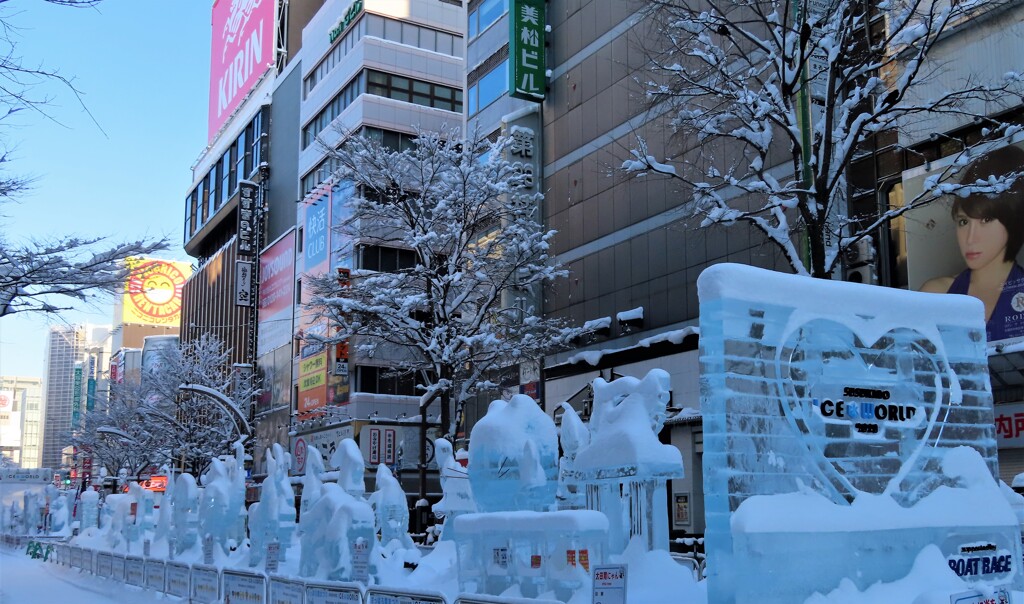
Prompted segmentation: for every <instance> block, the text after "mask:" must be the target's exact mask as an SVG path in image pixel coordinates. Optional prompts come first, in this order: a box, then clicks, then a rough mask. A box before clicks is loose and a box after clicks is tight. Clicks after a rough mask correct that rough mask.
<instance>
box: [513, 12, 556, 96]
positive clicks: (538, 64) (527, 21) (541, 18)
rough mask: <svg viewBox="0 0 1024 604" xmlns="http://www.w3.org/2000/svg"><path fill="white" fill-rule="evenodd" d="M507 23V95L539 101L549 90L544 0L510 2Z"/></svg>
mask: <svg viewBox="0 0 1024 604" xmlns="http://www.w3.org/2000/svg"><path fill="white" fill-rule="evenodd" d="M508 22H509V40H508V94H509V96H513V97H515V98H517V99H526V100H528V101H540V100H542V99H543V98H544V91H545V88H546V87H547V86H546V84H547V76H546V75H545V71H546V70H547V68H546V64H547V63H546V61H545V58H544V37H545V31H544V28H545V26H546V25H547V19H546V18H545V15H544V0H510V2H509V10H508Z"/></svg>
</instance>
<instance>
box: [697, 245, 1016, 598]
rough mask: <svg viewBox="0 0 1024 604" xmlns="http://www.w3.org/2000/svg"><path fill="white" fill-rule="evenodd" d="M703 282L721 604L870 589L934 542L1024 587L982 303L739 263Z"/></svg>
mask: <svg viewBox="0 0 1024 604" xmlns="http://www.w3.org/2000/svg"><path fill="white" fill-rule="evenodd" d="M698 288H699V295H700V329H701V332H700V364H701V406H702V412H703V418H704V459H703V461H704V485H705V514H706V518H707V532H706V540H705V546H706V549H707V569H708V570H707V572H708V601H709V602H710V603H711V604H718V603H726V602H728V603H733V602H736V603H746V602H757V603H759V604H771V603H790V602H803V601H805V600H806V599H807V598H809V597H810V596H811V595H812V594H814V593H815V592H818V593H822V594H826V593H829V592H830V591H832V590H834V589H835V588H836V587H837V586H838V585H839V584H840V582H841V581H849V582H851V583H852V585H854V586H856V588H857V589H859V590H865V589H866V588H867V587H868V586H870V585H872V584H874V583H877V582H891V581H895V580H897V579H900V578H903V577H905V576H907V575H908V574H909V573H910V572H911V570H912V567H913V565H914V562H915V560H916V559H918V555H919V554H920V553H921V552H922V551H923V550H925V549H926V548H931V547H937V548H938V549H939V550H941V551H942V554H943V556H944V558H945V563H946V564H947V565H948V567H949V568H951V569H953V570H954V571H955V572H956V573H957V574H959V575H961V577H962V578H963V579H964V580H967V581H968V582H972V583H977V584H979V585H982V584H983V585H986V586H1000V585H1003V586H1005V585H1009V584H1011V583H1017V584H1018V585H1019V578H1020V576H1021V574H1020V571H1019V564H1018V561H1019V560H1020V559H1021V549H1020V528H1019V526H1018V525H1017V522H1016V517H1015V516H1014V515H1013V512H1012V510H1011V509H1010V508H1009V504H1008V503H1007V502H1006V500H1005V498H1003V497H1001V496H999V490H998V488H997V487H996V479H995V476H997V475H998V474H997V471H996V445H995V439H994V434H993V432H994V424H993V417H992V395H991V391H990V387H989V378H988V359H987V356H986V347H985V320H984V313H983V312H982V305H981V303H980V302H979V301H978V300H976V299H974V298H969V297H967V296H951V295H933V294H923V293H917V292H907V291H901V290H894V289H889V288H882V287H874V286H866V285H859V284H853V283H845V282H836V281H823V280H818V279H808V278H806V277H799V276H794V275H785V274H781V273H773V272H770V271H765V270H761V269H756V268H753V267H749V266H738V265H729V264H720V265H716V266H713V267H711V268H708V269H707V270H705V271H704V272H703V274H701V276H700V278H699V280H698ZM938 571H941V572H947V573H948V572H949V571H948V570H946V569H945V568H942V569H934V570H933V571H929V572H938ZM1017 588H1018V589H1019V587H1017Z"/></svg>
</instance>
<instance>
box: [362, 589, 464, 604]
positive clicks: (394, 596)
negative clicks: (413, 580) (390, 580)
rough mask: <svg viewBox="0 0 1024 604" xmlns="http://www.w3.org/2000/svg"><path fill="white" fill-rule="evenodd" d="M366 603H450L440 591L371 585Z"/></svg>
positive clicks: (367, 591) (367, 592)
mask: <svg viewBox="0 0 1024 604" xmlns="http://www.w3.org/2000/svg"><path fill="white" fill-rule="evenodd" d="M364 602H365V603H366V604H448V600H447V599H446V598H445V597H444V594H442V593H441V592H438V591H419V590H413V589H397V588H393V587H392V588H384V587H371V588H369V589H367V590H366V599H365V600H364Z"/></svg>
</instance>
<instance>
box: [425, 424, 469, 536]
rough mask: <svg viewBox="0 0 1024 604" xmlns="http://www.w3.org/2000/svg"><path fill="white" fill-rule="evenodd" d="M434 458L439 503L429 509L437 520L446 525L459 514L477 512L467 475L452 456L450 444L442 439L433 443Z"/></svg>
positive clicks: (464, 469)
mask: <svg viewBox="0 0 1024 604" xmlns="http://www.w3.org/2000/svg"><path fill="white" fill-rule="evenodd" d="M434 457H435V458H436V459H437V468H438V472H439V476H440V482H441V493H442V494H443V496H442V497H441V501H438V502H437V503H435V504H434V506H433V507H432V508H431V509H432V510H433V512H434V514H435V515H436V516H437V517H438V518H442V517H443V518H444V519H445V522H446V523H447V522H448V521H450V520H451V519H452V518H455V517H457V516H459V515H461V514H467V513H472V512H475V511H477V510H476V501H475V500H474V499H473V489H472V488H471V487H470V485H469V473H468V472H467V471H466V468H464V467H462V464H460V463H459V462H458V461H456V460H455V456H454V455H453V454H452V443H451V442H450V441H448V440H447V439H444V438H438V439H437V440H435V441H434Z"/></svg>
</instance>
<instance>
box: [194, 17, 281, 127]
mask: <svg viewBox="0 0 1024 604" xmlns="http://www.w3.org/2000/svg"><path fill="white" fill-rule="evenodd" d="M276 7H277V2H276V1H275V0H247V1H246V2H239V1H238V0H216V2H214V3H213V15H212V19H211V21H212V23H213V39H212V41H211V43H210V109H209V137H210V140H213V138H214V137H215V136H216V135H217V132H218V131H219V130H220V129H221V126H223V125H224V122H226V121H227V119H228V118H229V117H231V114H232V113H234V111H235V109H238V106H239V105H241V104H242V100H243V99H244V98H245V96H246V95H247V94H248V93H249V91H250V90H252V88H253V87H254V86H255V85H256V82H258V81H259V79H260V78H261V77H262V76H263V74H264V73H266V72H267V70H268V69H269V68H270V67H272V66H273V65H274V18H275V14H274V13H275V9H276Z"/></svg>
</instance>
